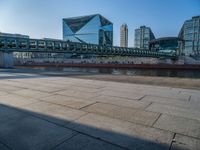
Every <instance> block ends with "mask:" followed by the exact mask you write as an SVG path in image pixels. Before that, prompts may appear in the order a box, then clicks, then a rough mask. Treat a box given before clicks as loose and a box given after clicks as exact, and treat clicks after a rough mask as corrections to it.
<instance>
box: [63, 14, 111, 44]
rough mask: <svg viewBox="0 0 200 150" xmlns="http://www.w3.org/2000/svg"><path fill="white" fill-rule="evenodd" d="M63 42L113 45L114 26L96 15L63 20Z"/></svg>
mask: <svg viewBox="0 0 200 150" xmlns="http://www.w3.org/2000/svg"><path fill="white" fill-rule="evenodd" d="M63 40H66V41H68V40H69V41H72V42H80V43H88V44H98V45H107V46H112V45H113V24H112V22H110V21H109V20H107V19H106V18H104V17H103V16H101V15H99V14H96V15H90V16H83V17H74V18H66V19H63Z"/></svg>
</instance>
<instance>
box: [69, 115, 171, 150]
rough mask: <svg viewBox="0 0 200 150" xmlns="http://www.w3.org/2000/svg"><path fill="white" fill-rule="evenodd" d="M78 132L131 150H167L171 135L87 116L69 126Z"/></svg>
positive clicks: (107, 118) (126, 123)
mask: <svg viewBox="0 0 200 150" xmlns="http://www.w3.org/2000/svg"><path fill="white" fill-rule="evenodd" d="M71 126H72V127H73V128H74V129H75V130H78V131H79V132H82V133H85V134H88V135H91V136H94V137H96V138H100V139H103V140H105V141H108V142H111V143H113V144H116V145H120V146H122V147H126V148H128V149H131V150H133V149H134V150H135V149H142V150H143V149H145V150H147V149H166V150H168V149H169V146H170V143H171V141H172V137H173V133H171V132H168V131H163V130H159V129H155V128H151V127H145V126H141V125H136V124H133V123H130V122H126V121H122V120H118V119H112V118H109V117H105V116H100V115H95V114H88V115H85V116H83V117H81V118H80V119H78V120H76V121H75V123H74V124H72V125H71Z"/></svg>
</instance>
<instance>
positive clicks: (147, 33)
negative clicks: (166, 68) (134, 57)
mask: <svg viewBox="0 0 200 150" xmlns="http://www.w3.org/2000/svg"><path fill="white" fill-rule="evenodd" d="M153 39H155V36H154V34H153V32H152V31H151V28H149V27H146V26H141V27H140V28H138V29H135V47H137V48H141V49H149V41H151V40H153Z"/></svg>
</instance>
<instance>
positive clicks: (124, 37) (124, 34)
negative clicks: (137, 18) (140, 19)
mask: <svg viewBox="0 0 200 150" xmlns="http://www.w3.org/2000/svg"><path fill="white" fill-rule="evenodd" d="M120 46H121V47H128V26H127V24H123V25H122V26H121V27H120Z"/></svg>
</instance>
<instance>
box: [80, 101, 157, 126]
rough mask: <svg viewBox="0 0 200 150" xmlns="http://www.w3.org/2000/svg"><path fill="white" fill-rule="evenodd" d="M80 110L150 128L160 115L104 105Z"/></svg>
mask: <svg viewBox="0 0 200 150" xmlns="http://www.w3.org/2000/svg"><path fill="white" fill-rule="evenodd" d="M81 110H83V111H86V112H90V113H95V114H100V115H105V116H108V117H111V118H117V119H120V120H125V121H129V122H134V123H139V124H143V125H148V126H152V125H153V123H154V122H155V121H156V120H157V118H158V117H159V115H160V114H159V113H153V112H149V111H142V110H137V109H133V108H127V107H120V106H116V105H111V104H105V103H95V104H93V105H90V106H88V107H84V108H83V109H81Z"/></svg>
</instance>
